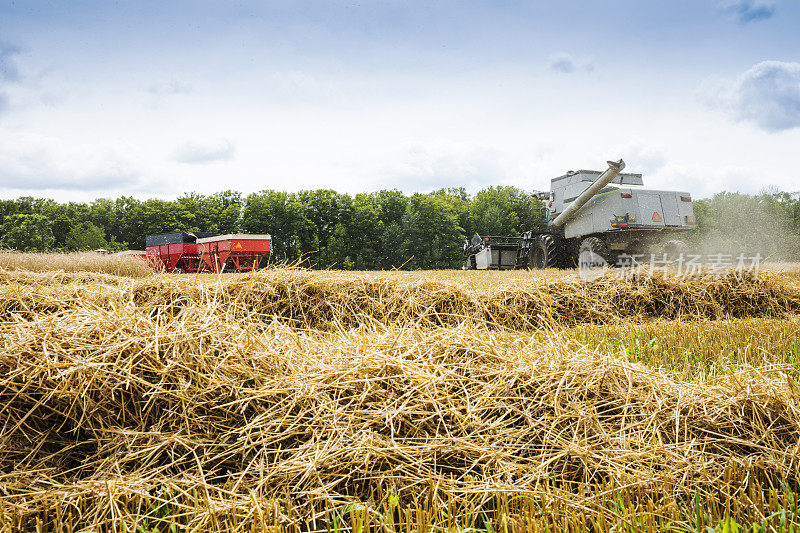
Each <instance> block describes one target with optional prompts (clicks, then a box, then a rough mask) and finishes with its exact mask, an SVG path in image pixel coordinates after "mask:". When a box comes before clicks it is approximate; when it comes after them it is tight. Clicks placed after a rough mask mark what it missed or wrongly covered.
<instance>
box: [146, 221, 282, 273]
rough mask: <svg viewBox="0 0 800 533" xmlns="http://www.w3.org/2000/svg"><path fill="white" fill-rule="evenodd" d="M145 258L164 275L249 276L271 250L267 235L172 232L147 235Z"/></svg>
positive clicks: (269, 239)
mask: <svg viewBox="0 0 800 533" xmlns="http://www.w3.org/2000/svg"><path fill="white" fill-rule="evenodd" d="M146 243H147V257H148V259H149V260H150V261H151V262H152V263H153V264H155V265H157V266H159V267H160V268H163V269H164V271H165V272H174V273H176V274H181V273H184V272H214V273H219V272H252V271H256V270H258V269H259V267H260V265H261V261H262V259H263V258H264V257H267V256H268V255H269V253H270V250H271V249H272V237H270V236H269V235H248V234H242V233H235V234H228V235H217V234H216V233H206V232H195V233H192V232H186V231H175V232H172V233H162V234H160V235H148V236H147V238H146Z"/></svg>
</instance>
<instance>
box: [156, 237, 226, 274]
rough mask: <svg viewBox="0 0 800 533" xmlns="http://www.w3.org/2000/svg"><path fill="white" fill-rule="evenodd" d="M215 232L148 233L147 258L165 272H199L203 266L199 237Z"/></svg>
mask: <svg viewBox="0 0 800 533" xmlns="http://www.w3.org/2000/svg"><path fill="white" fill-rule="evenodd" d="M212 235H215V234H214V233H208V232H197V233H189V232H186V231H174V232H172V233H162V234H160V235H148V236H147V237H146V243H147V248H146V252H147V259H148V260H149V261H150V262H151V263H152V264H154V265H156V266H158V267H160V268H163V269H164V271H165V272H175V273H181V272H198V271H199V270H201V267H202V266H203V262H202V260H201V259H200V254H199V253H198V252H197V239H198V238H200V237H211V236H212Z"/></svg>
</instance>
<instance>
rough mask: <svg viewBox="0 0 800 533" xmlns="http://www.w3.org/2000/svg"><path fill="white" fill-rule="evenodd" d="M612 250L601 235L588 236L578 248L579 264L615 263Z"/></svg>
mask: <svg viewBox="0 0 800 533" xmlns="http://www.w3.org/2000/svg"><path fill="white" fill-rule="evenodd" d="M612 259H613V258H612V257H611V252H610V251H609V250H608V246H607V245H606V243H605V241H604V240H603V239H601V238H600V237H586V238H585V239H583V240H582V241H581V245H580V248H578V265H584V266H589V265H590V264H591V265H593V266H600V265H598V264H597V263H601V264H602V263H605V264H607V265H611V264H613V261H612Z"/></svg>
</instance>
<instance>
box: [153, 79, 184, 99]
mask: <svg viewBox="0 0 800 533" xmlns="http://www.w3.org/2000/svg"><path fill="white" fill-rule="evenodd" d="M193 90H194V89H193V88H192V86H191V85H189V84H187V83H181V82H179V81H171V82H169V83H154V84H153V85H151V86H150V87H148V88H147V92H149V93H150V94H152V95H154V96H169V95H173V94H189V93H191V92H192V91H193Z"/></svg>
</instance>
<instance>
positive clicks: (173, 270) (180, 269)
mask: <svg viewBox="0 0 800 533" xmlns="http://www.w3.org/2000/svg"><path fill="white" fill-rule="evenodd" d="M172 273H173V274H183V269H182V268H180V267H178V268H173V269H172Z"/></svg>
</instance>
